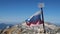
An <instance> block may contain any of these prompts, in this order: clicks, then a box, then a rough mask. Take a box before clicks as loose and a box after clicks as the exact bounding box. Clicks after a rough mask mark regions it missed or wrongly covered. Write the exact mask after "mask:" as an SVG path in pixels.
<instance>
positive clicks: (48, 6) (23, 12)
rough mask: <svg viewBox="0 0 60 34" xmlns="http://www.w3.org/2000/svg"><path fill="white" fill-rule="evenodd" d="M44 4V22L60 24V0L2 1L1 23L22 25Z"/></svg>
mask: <svg viewBox="0 0 60 34" xmlns="http://www.w3.org/2000/svg"><path fill="white" fill-rule="evenodd" d="M42 1H43V2H44V4H45V7H44V20H45V21H47V22H52V23H55V24H60V0H0V23H10V22H11V23H13V22H14V23H15V22H16V23H20V22H22V21H24V20H26V19H27V18H29V17H30V16H31V15H33V14H34V13H35V12H37V11H39V10H40V9H39V8H38V4H39V3H40V2H42Z"/></svg>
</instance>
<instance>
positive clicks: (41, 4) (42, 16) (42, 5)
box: [39, 3, 46, 33]
mask: <svg viewBox="0 0 60 34" xmlns="http://www.w3.org/2000/svg"><path fill="white" fill-rule="evenodd" d="M43 7H44V3H40V5H39V8H40V9H41V14H42V15H41V18H42V23H43V29H44V33H46V31H45V25H44V15H43Z"/></svg>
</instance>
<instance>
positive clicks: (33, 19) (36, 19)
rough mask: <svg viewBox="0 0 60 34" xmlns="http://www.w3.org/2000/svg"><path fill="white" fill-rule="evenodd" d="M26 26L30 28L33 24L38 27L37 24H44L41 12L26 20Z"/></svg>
mask: <svg viewBox="0 0 60 34" xmlns="http://www.w3.org/2000/svg"><path fill="white" fill-rule="evenodd" d="M25 21H26V24H27V25H28V26H30V25H31V24H33V25H36V24H42V21H41V12H40V11H39V12H37V13H35V14H34V15H32V16H31V17H30V18H28V19H26V20H25Z"/></svg>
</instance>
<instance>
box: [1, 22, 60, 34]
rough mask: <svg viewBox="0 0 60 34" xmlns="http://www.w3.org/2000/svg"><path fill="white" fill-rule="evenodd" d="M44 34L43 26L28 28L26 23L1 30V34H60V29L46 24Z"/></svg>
mask: <svg viewBox="0 0 60 34" xmlns="http://www.w3.org/2000/svg"><path fill="white" fill-rule="evenodd" d="M45 30H46V33H44V29H43V24H41V25H37V26H31V27H29V26H27V25H26V23H25V22H24V23H22V24H16V25H14V26H12V27H10V28H6V29H4V30H0V34H60V27H58V26H56V25H54V24H52V23H47V22H46V23H45Z"/></svg>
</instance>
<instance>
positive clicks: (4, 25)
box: [0, 23, 13, 29]
mask: <svg viewBox="0 0 60 34" xmlns="http://www.w3.org/2000/svg"><path fill="white" fill-rule="evenodd" d="M7 26H9V27H11V26H13V25H12V24H5V23H0V29H5V28H6V27H7Z"/></svg>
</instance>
